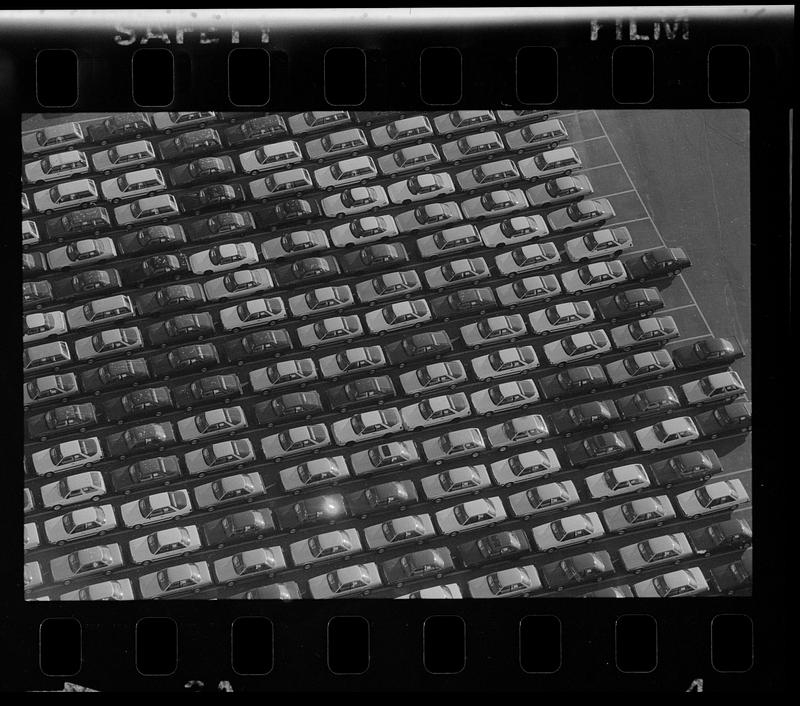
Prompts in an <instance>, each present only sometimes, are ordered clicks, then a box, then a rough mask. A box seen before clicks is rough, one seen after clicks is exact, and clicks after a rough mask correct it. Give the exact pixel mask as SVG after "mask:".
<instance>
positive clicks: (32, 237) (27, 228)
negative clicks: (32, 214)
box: [22, 221, 42, 245]
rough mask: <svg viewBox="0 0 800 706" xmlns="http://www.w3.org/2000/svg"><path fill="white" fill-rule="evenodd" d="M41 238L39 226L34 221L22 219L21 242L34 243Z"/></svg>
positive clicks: (25, 243) (24, 243)
mask: <svg viewBox="0 0 800 706" xmlns="http://www.w3.org/2000/svg"><path fill="white" fill-rule="evenodd" d="M41 240H42V238H41V236H40V235H39V226H37V225H36V222H35V221H22V244H23V245H36V244H37V243H39V242H41Z"/></svg>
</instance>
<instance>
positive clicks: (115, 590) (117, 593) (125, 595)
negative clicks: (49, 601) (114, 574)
mask: <svg viewBox="0 0 800 706" xmlns="http://www.w3.org/2000/svg"><path fill="white" fill-rule="evenodd" d="M58 600H60V601H132V600H135V596H134V595H133V586H132V585H131V580H130V579H119V580H117V581H101V582H100V583H93V584H89V585H88V586H84V587H83V588H79V589H77V590H75V591H68V592H67V593H62V594H61V596H60V597H59V599H58Z"/></svg>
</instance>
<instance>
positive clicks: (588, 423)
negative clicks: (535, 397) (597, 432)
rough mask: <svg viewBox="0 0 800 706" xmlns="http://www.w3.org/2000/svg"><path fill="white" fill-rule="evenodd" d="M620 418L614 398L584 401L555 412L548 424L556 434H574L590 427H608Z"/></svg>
mask: <svg viewBox="0 0 800 706" xmlns="http://www.w3.org/2000/svg"><path fill="white" fill-rule="evenodd" d="M619 419H620V414H619V410H618V409H617V405H616V404H614V401H613V400H597V401H594V402H582V403H581V404H576V405H573V406H572V407H569V408H567V409H562V410H559V411H557V412H553V414H551V415H550V420H549V424H548V426H550V428H551V429H553V430H554V431H555V433H556V434H562V435H563V436H572V435H573V434H574V433H575V432H576V431H588V430H589V429H596V428H598V427H599V428H600V429H608V427H609V425H610V424H613V423H614V422H618V421H619Z"/></svg>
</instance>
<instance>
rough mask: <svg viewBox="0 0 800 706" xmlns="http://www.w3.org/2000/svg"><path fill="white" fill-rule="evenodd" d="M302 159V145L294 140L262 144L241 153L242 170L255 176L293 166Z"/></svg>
mask: <svg viewBox="0 0 800 706" xmlns="http://www.w3.org/2000/svg"><path fill="white" fill-rule="evenodd" d="M302 161H303V153H302V151H301V150H300V145H299V144H298V143H297V142H295V141H294V140H284V141H283V142H273V143H272V144H268V145H261V146H259V147H257V148H256V149H254V150H249V151H247V152H242V153H241V154H240V155H239V163H240V164H241V165H242V171H243V172H244V173H245V174H251V175H253V176H255V175H256V174H259V173H260V172H266V171H269V170H272V169H281V168H285V167H291V166H292V165H293V164H297V163H298V162H302Z"/></svg>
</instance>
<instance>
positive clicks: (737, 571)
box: [710, 549, 753, 596]
mask: <svg viewBox="0 0 800 706" xmlns="http://www.w3.org/2000/svg"><path fill="white" fill-rule="evenodd" d="M710 574H711V576H710V578H711V583H713V585H714V587H715V588H716V589H717V592H718V593H724V594H727V595H729V596H732V595H734V594H735V593H736V592H737V591H742V590H744V589H748V588H750V587H751V586H752V585H753V550H752V549H747V550H745V552H744V554H743V555H742V558H741V559H740V560H739V561H734V562H729V563H725V564H723V565H722V566H716V567H714V568H713V569H711V571H710Z"/></svg>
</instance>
